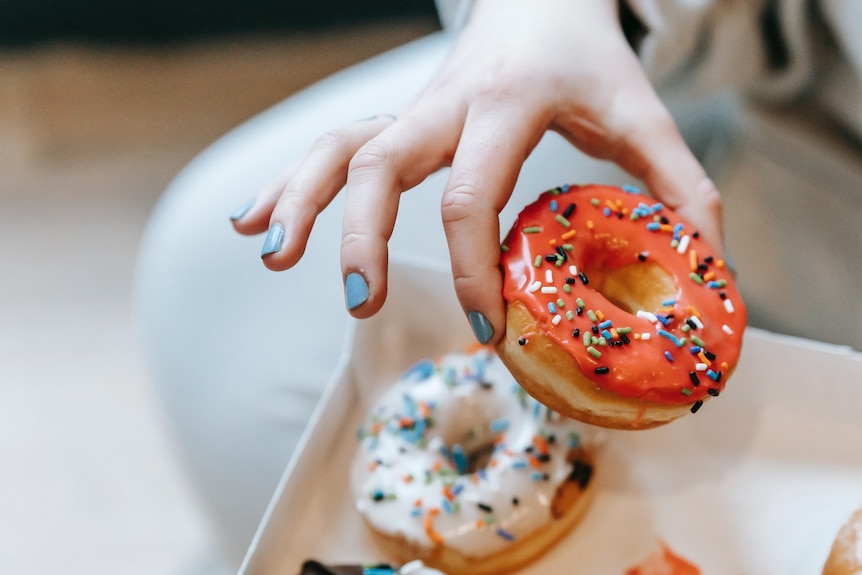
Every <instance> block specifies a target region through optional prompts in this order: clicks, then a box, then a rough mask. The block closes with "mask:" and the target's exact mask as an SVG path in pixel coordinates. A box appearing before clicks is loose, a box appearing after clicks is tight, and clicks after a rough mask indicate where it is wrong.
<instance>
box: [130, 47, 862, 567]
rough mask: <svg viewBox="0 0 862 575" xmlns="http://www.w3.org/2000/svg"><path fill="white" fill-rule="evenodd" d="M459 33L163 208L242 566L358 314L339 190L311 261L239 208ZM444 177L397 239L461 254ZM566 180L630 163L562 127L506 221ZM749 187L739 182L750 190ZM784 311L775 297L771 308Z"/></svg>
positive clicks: (193, 433)
mask: <svg viewBox="0 0 862 575" xmlns="http://www.w3.org/2000/svg"><path fill="white" fill-rule="evenodd" d="M448 41H449V40H448V38H447V37H446V36H444V35H442V34H438V35H434V36H431V37H429V38H426V39H423V40H420V41H418V42H415V43H412V44H410V45H408V46H405V47H403V48H400V49H398V50H396V51H394V52H391V53H388V54H385V55H383V56H380V57H377V58H375V59H373V60H371V61H369V62H367V63H364V64H362V65H359V66H356V67H353V68H351V69H348V70H346V71H344V72H343V73H340V74H338V75H336V76H334V77H332V78H330V79H328V80H326V81H324V82H322V83H320V84H318V85H315V86H313V87H311V88H309V89H307V90H305V91H304V92H302V93H300V94H298V95H296V96H294V97H291V98H290V99H288V100H286V101H285V102H283V103H282V104H280V105H278V106H277V107H275V108H273V109H271V110H269V111H267V112H265V113H263V114H261V115H260V116H258V117H256V118H254V119H253V120H251V121H249V122H247V123H246V124H244V125H242V126H240V127H239V128H238V129H236V130H234V131H233V132H231V133H229V134H228V135H226V136H225V137H223V138H222V139H221V140H219V141H218V142H216V143H215V144H214V145H213V146H211V147H210V148H209V149H208V150H206V151H205V152H204V153H203V154H201V155H200V157H198V158H197V159H196V160H195V161H194V162H192V163H191V164H190V165H189V166H188V167H187V168H186V169H185V170H184V171H183V172H182V173H181V174H180V175H179V176H178V177H177V178H176V180H175V181H174V182H173V183H172V185H171V186H170V188H169V189H168V190H167V192H166V193H165V195H164V197H163V198H162V200H161V201H160V203H159V204H158V206H157V208H156V210H155V212H154V214H153V216H152V219H151V221H150V223H149V227H148V229H147V231H146V234H145V237H144V240H143V243H142V248H141V253H140V259H139V264H138V269H137V277H136V291H135V305H136V315H137V321H138V324H139V326H140V329H141V335H142V340H143V344H144V346H145V353H146V354H147V357H148V360H149V363H150V367H151V369H152V373H153V377H154V383H155V385H156V387H157V391H158V393H159V395H160V397H161V399H162V400H163V404H164V409H165V411H166V414H167V416H168V419H169V421H170V422H171V424H172V426H173V429H172V431H173V432H174V435H175V437H176V439H177V443H178V449H179V451H180V455H181V457H182V458H183V459H184V461H185V463H186V464H187V469H188V471H189V472H190V475H191V478H192V480H193V482H194V483H193V485H194V487H195V488H196V490H197V491H198V493H199V494H200V497H201V499H202V500H203V502H204V504H205V505H206V507H207V508H208V510H209V511H210V513H211V519H212V522H213V525H214V527H215V529H216V532H217V536H218V542H217V545H218V548H219V550H220V552H221V553H222V555H223V559H224V561H225V563H226V565H227V566H228V568H234V567H236V566H237V565H238V564H239V561H240V560H241V558H242V556H243V554H244V552H245V549H246V547H247V545H248V542H249V540H250V538H251V536H252V534H253V532H254V529H255V527H256V526H257V523H258V521H259V519H260V517H261V514H262V512H263V510H264V508H265V506H266V503H267V501H268V500H269V498H270V496H271V494H272V492H273V489H274V487H275V484H276V482H277V480H278V478H279V476H280V474H281V472H282V470H283V468H284V466H285V464H286V462H287V460H288V458H289V456H290V454H291V452H292V450H293V448H294V446H295V444H296V441H297V439H298V438H299V435H300V433H301V431H302V429H303V426H304V425H305V423H306V421H307V418H308V416H309V415H310V414H311V411H312V408H313V406H314V405H315V402H316V401H317V399H318V397H319V392H320V389H321V386H322V384H323V383H324V382H325V381H326V380H327V378H328V376H329V375H330V373H331V371H332V369H333V368H334V366H335V363H336V360H337V358H338V356H339V354H340V351H341V349H340V346H341V341H342V332H343V327H344V325H345V321H346V318H347V314H346V312H345V311H344V303H343V301H344V300H343V295H342V281H341V273H340V266H339V243H340V237H341V234H340V229H341V209H342V205H343V204H342V199H341V198H337V199H336V200H335V201H334V202H333V204H332V205H331V206H330V207H329V208H328V209H327V210H326V211H325V212H324V213H323V214H321V216H320V217H319V219H318V221H317V224H316V227H315V229H314V232H313V233H312V235H311V239H310V241H309V245H308V249H307V251H306V255H305V257H304V258H303V260H302V261H301V262H300V263H299V265H297V266H296V267H295V268H294V269H292V270H290V271H287V272H283V273H273V272H270V271H268V270H266V269H265V268H264V266H263V265H262V264H261V262H260V261H259V259H258V254H259V252H260V247H261V243H262V237H255V238H246V237H242V236H239V235H237V234H236V233H235V232H234V231H233V229H232V227H231V225H230V223H229V220H228V218H229V216H230V214H231V213H232V212H233V211H234V210H235V209H236V208H238V207H239V206H240V205H242V204H243V203H245V202H246V201H247V200H248V199H249V198H251V197H252V196H254V195H255V194H256V192H257V191H258V190H259V189H260V188H261V187H262V186H263V185H264V184H265V183H266V182H267V181H269V180H270V179H272V178H274V177H275V176H276V175H277V174H278V173H279V172H280V171H281V170H283V169H284V168H285V166H287V164H288V163H289V162H291V161H292V160H294V159H295V158H297V157H299V156H300V155H301V154H302V153H303V152H304V151H305V150H307V148H308V147H309V145H310V144H311V143H312V142H313V141H314V139H315V138H316V137H317V136H318V135H320V134H322V133H323V132H324V131H326V130H328V129H331V128H334V127H338V126H341V125H343V124H345V123H348V122H351V121H354V120H357V119H360V118H364V117H368V116H371V115H374V114H377V113H385V112H390V111H393V110H397V109H398V108H399V107H400V106H401V105H403V104H404V103H406V102H407V101H409V99H410V98H411V97H412V96H413V95H415V94H416V93H417V92H418V91H419V90H421V88H422V87H423V86H424V84H425V83H426V81H427V80H428V79H429V78H430V77H431V75H432V74H433V72H434V71H435V70H436V68H437V66H438V64H439V63H440V62H441V60H442V58H443V57H444V56H445V52H446V50H447V48H448ZM684 124H686V123H685V122H684ZM689 131H690V132H691V133H692V134H694V135H695V136H696V137H695V139H696V140H698V141H700V140H704V141H706V143H704V142H703V141H701V142H700V144H699V145H700V152H701V153H700V155H701V156H703V155H704V151H708V150H713V149H714V146H713V145H712V144H711V143H710V142H709V140H710V136H709V134H711V133H712V131H711V130H709V129H704V128H703V126H702V125H700V124H698V123H697V122H695V123H694V124H692V125H691V126H690V130H689ZM697 151H698V150H696V152H697ZM708 169H709V168H708ZM445 177H446V174H445V172H443V173H439V174H435V175H434V176H432V177H430V178H428V179H427V180H426V181H425V182H424V183H423V184H421V185H420V186H418V187H417V188H416V189H414V190H412V191H410V192H408V193H406V194H405V195H404V197H403V198H402V203H401V207H400V215H399V219H398V223H397V225H396V228H395V233H394V235H393V238H392V241H391V244H390V246H391V248H390V249H391V252H392V253H396V254H400V255H402V256H408V257H421V258H424V259H430V260H436V261H447V258H448V254H447V248H446V242H445V238H444V236H443V230H442V225H441V223H440V217H439V201H440V195H441V192H442V189H443V187H444V184H445ZM564 182H601V183H610V184H622V183H626V182H631V178H629V177H627V176H626V175H625V174H623V173H621V172H620V171H619V170H618V169H617V168H615V167H614V166H612V165H609V164H607V163H602V162H597V161H594V160H591V159H588V158H585V157H584V156H583V155H581V154H579V153H578V152H576V151H575V150H573V149H572V148H571V147H570V146H569V145H568V144H567V143H566V142H564V141H563V140H562V139H561V138H559V137H558V136H556V135H555V134H548V135H547V136H546V137H545V138H544V139H543V140H542V142H541V143H540V145H539V147H538V148H537V149H536V151H535V152H534V153H533V155H532V156H531V157H530V158H529V160H528V161H527V163H526V164H525V166H524V169H523V171H522V173H521V177H520V179H519V181H518V185H517V187H516V191H515V194H514V197H513V199H512V201H511V202H510V204H509V207H508V208H507V209H506V211H504V213H503V215H502V221H501V228H502V229H503V230H506V229H507V228H508V226H509V225H510V224H511V222H512V221H513V220H514V217H515V215H516V213H517V212H518V211H519V210H520V208H521V207H523V205H525V204H526V203H528V202H530V201H531V200H532V199H533V198H534V197H535V196H536V194H537V193H538V192H539V191H542V190H544V189H546V188H549V187H553V186H556V185H558V184H561V183H564ZM739 185H741V186H743V187H744V186H745V182H742V183H741V184H739ZM719 187H720V188H721V183H720V182H719ZM750 194H754V192H747V191H746V192H743V193H739V194H735V195H734V196H735V197H737V196H738V197H741V198H742V199H743V200H745V201H747V196H748V195H750ZM746 209H748V208H744V207H743V208H741V210H742V213H745V210H746ZM728 213H731V214H733V213H736V210H735V209H729V210H728ZM760 217H762V218H766V217H767V215H766V214H761V215H760ZM761 227H762V226H761ZM857 227H858V226H857ZM745 233H747V232H745V231H744V230H743V232H741V235H740V237H739V238H738V239H737V238H735V237H732V236H733V232H732V231H731V238H730V240H731V241H730V246H731V250H733V248H734V246H743V247H746V248H747V247H749V246H751V245H752V244H757V237H744V234H745ZM758 233H761V232H758ZM855 233H856V235H857V236H858V234H859V231H858V230H856V231H855ZM857 239H859V238H857ZM857 245H858V244H857ZM748 251H749V250H747V249H746V254H745V255H744V256H742V257H740V256H737V259H739V260H744V261H742V262H740V263H742V264H745V265H744V266H741V267H746V266H748V265H751V266H752V267H753V264H750V262H749V260H750V259H751V258H750V257H749V256H750V254H749V253H748ZM775 257H782V256H781V254H775ZM746 272H747V270H743V274H744V273H746ZM857 275H858V274H857ZM743 277H744V276H743ZM773 279H777V278H773ZM753 284H756V282H753ZM762 299H765V300H766V299H768V297H766V298H762ZM764 307H765V308H766V307H768V305H765V306H764ZM771 313H772V312H771V311H770V310H767V309H764V312H763V317H773V315H774V314H773V315H770V314H771ZM794 313H796V312H794ZM465 321H466V320H465ZM857 333H858V332H857Z"/></svg>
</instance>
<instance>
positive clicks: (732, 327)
mask: <svg viewBox="0 0 862 575" xmlns="http://www.w3.org/2000/svg"><path fill="white" fill-rule="evenodd" d="M570 189H571V190H572V193H571V194H570V193H569V190H570ZM575 190H577V192H575ZM593 190H595V191H593ZM606 192H607V193H606ZM567 194H569V197H566V196H567ZM639 194H640V190H639V189H638V188H636V187H634V186H624V187H623V188H622V190H621V191H619V192H614V191H613V190H612V189H611V188H607V187H604V186H583V187H575V186H561V187H558V188H555V189H552V190H548V191H547V192H546V193H545V194H543V196H542V197H541V198H540V199H539V200H538V201H537V202H536V203H535V204H533V205H532V206H528V208H526V209H525V210H524V211H523V212H522V214H521V216H519V222H520V225H522V226H523V227H521V228H520V229H521V230H522V231H524V233H526V230H527V229H536V228H538V229H539V231H538V232H536V235H535V236H531V237H530V238H529V239H527V238H526V237H521V238H518V237H517V230H518V227H517V226H516V227H515V228H513V230H512V232H510V234H509V237H508V238H507V239H506V242H505V244H506V245H508V246H509V247H512V245H513V243H514V242H515V241H517V242H518V243H519V248H518V249H516V250H513V251H512V252H510V254H508V255H504V256H503V260H502V263H503V268H504V271H506V270H507V269H508V268H507V265H509V264H507V261H509V258H517V257H518V255H517V254H518V253H519V251H521V250H522V248H521V247H520V245H521V244H523V243H524V242H527V243H529V246H530V247H529V250H530V251H531V252H532V253H535V254H537V255H536V259H535V262H534V265H535V268H536V269H535V273H534V274H532V275H533V276H534V277H535V280H532V283H530V284H529V286H528V289H527V290H526V291H527V292H529V293H530V294H532V295H531V297H532V298H534V300H535V301H536V302H538V303H539V305H542V306H544V307H545V308H546V311H547V313H548V316H547V317H546V318H544V319H542V318H540V320H539V323H540V325H545V326H547V328H546V329H552V330H554V331H551V332H550V333H554V334H557V335H555V336H554V337H557V338H559V340H560V341H561V342H562V343H563V344H564V345H568V346H571V347H570V349H572V350H577V348H578V346H581V349H582V350H583V351H584V353H583V355H580V352H577V351H575V353H576V354H578V355H576V358H583V359H578V361H579V362H586V363H587V364H588V365H590V366H591V367H590V369H589V371H591V372H593V373H594V374H595V376H596V379H595V381H596V383H597V384H598V385H601V386H604V385H614V382H617V381H618V376H616V375H615V376H614V377H609V374H610V373H616V369H617V367H618V366H619V365H621V363H625V361H626V357H629V356H633V354H638V355H640V354H643V353H647V354H655V355H656V356H658V357H659V358H661V361H662V362H663V363H664V365H665V366H666V367H665V368H663V371H662V373H663V374H665V375H663V376H662V378H661V379H662V381H661V382H660V383H659V384H657V385H656V386H655V387H653V388H650V389H649V391H648V393H649V394H652V395H651V396H650V397H652V398H653V399H655V400H656V401H667V402H672V403H679V402H687V403H690V404H691V411H692V412H696V411H698V410H699V409H700V407H701V406H702V404H703V399H705V398H706V397H707V396H713V397H714V396H717V395H718V393H719V392H720V391H721V389H722V385H723V384H722V382H723V380H724V375H725V374H726V373H727V371H728V365H729V363H728V362H730V363H734V364H735V362H736V360H737V358H738V346H739V337H740V335H741V332H742V328H741V327H737V326H739V325H740V322H741V325H742V326H744V321H745V318H744V315H745V314H744V313H742V314H740V313H739V312H738V311H737V304H739V301H738V298H737V296H736V295H733V296H729V295H728V293H729V292H728V290H729V282H730V278H729V276H728V270H727V268H726V266H725V265H724V262H723V261H722V260H721V259H719V258H715V257H713V256H711V255H709V254H708V253H707V252H708V248H707V247H706V245H705V244H704V243H703V242H702V241H701V240H699V234H698V232H697V231H696V230H691V229H689V227H688V226H687V225H686V224H685V223H683V222H682V221H680V220H679V218H677V217H676V216H675V215H674V214H673V213H671V212H670V211H668V210H667V209H666V208H665V206H664V205H663V204H662V203H661V202H653V201H649V200H648V199H647V198H646V197H644V196H640V195H639ZM549 198H550V199H549ZM578 206H586V207H585V208H584V209H583V210H581V209H580V208H579V207H578ZM561 209H562V212H561V211H560V210H561ZM543 210H548V211H550V212H551V215H550V216H549V217H544V216H543V215H542V211H543ZM605 220H612V221H613V222H614V223H612V224H609V225H612V226H616V227H614V228H613V229H615V230H616V229H620V230H622V229H623V228H622V226H630V227H631V230H630V232H629V231H625V232H622V231H621V232H620V233H625V234H628V233H631V234H633V235H636V234H640V233H643V234H645V238H648V239H647V240H646V241H644V242H642V244H641V245H638V242H637V241H632V242H631V245H632V246H635V247H634V248H633V249H632V251H631V252H630V256H628V258H630V259H628V260H626V259H625V256H624V255H620V254H624V252H623V251H622V250H623V249H624V248H623V247H620V246H626V245H627V243H628V242H627V240H622V241H618V242H616V243H615V244H613V247H601V248H595V247H591V248H585V247H584V246H585V245H588V246H595V245H598V244H600V243H601V242H607V245H608V246H610V245H611V244H610V240H605V239H600V238H605V237H608V236H609V235H610V234H611V233H610V232H608V231H607V230H606V229H605V225H604V224H602V223H601V222H602V221H605ZM638 228H640V229H642V230H643V231H642V232H641V231H639V230H638ZM564 244H565V245H567V247H566V248H561V246H562V245H564ZM601 245H602V246H604V245H605V244H601ZM541 246H547V248H546V249H543V248H542V247H541ZM644 247H648V249H643V248H644ZM589 249H613V250H615V252H614V256H613V257H615V258H619V259H620V260H621V261H622V264H617V265H628V264H627V263H626V262H628V263H630V264H634V265H637V264H650V265H655V262H658V261H659V260H661V259H662V258H667V259H670V258H678V260H679V261H680V262H681V263H680V264H679V266H678V267H680V268H681V269H684V270H685V271H684V272H683V273H681V274H680V275H677V276H676V279H675V281H676V283H677V288H678V292H677V293H676V294H675V295H673V296H672V297H663V298H662V299H661V300H660V301H659V303H658V304H657V306H658V307H657V309H634V310H630V311H627V310H620V309H617V308H616V306H612V305H609V306H608V307H607V308H606V309H601V308H605V306H603V305H596V304H595V303H591V304H590V305H587V304H586V300H587V299H588V294H590V298H589V300H590V301H591V302H596V301H598V300H597V299H596V298H595V297H592V293H594V292H595V291H596V287H598V288H599V289H601V288H602V282H603V281H605V280H604V279H600V282H599V283H600V285H599V286H592V285H591V284H590V278H589V273H590V268H589V265H594V264H590V263H589V262H591V261H593V260H592V259H584V258H583V253H585V251H587V250H589ZM665 251H666V253H665ZM659 252H661V253H660V254H659ZM657 256H660V257H657ZM594 259H595V258H594ZM598 260H601V261H605V260H604V259H603V256H599V257H598ZM512 261H513V262H516V261H517V260H515V259H512ZM674 261H677V260H674ZM584 263H586V264H587V265H583V264H584ZM563 264H564V265H563ZM512 265H517V264H512ZM674 265H676V264H674ZM663 267H664V266H663ZM517 273H520V272H517ZM603 273H604V272H603ZM668 273H669V272H668ZM600 277H602V278H603V276H600ZM632 277H634V276H632ZM680 277H682V278H684V281H683V280H682V279H680ZM685 282H688V285H684V283H685ZM694 292H698V293H697V294H696V297H695V294H694ZM504 294H505V295H506V297H507V299H510V300H511V299H522V298H521V296H519V295H518V288H517V286H514V287H510V286H509V285H508V284H507V285H506V287H505V288H504ZM734 294H735V291H734ZM543 298H548V299H546V300H543ZM522 301H525V303H528V302H529V301H532V300H529V299H527V300H522ZM696 301H710V302H715V303H714V304H713V303H709V304H708V305H706V304H697V303H693V302H696ZM701 305H703V306H705V308H709V309H708V311H709V315H707V316H704V315H703V314H701V313H700V312H699V311H698V310H697V309H696V307H701ZM528 307H530V304H529V303H528ZM532 309H535V308H532ZM561 310H565V311H561ZM704 311H707V310H706V309H704ZM562 328H564V331H563V329H562ZM556 330H560V331H556ZM653 335H656V336H658V337H657V338H654V337H652V336H653ZM734 348H735V349H736V351H730V352H728V351H727V350H728V349H730V350H733V349H734ZM636 350H644V351H636ZM728 353H731V354H732V355H731V356H727V354H728ZM722 355H724V357H722ZM642 361H646V362H649V361H651V360H650V359H649V357H648V356H647V357H646V358H645V359H643V360H642ZM582 366H583V363H582ZM584 371H585V372H586V371H587V370H584ZM699 374H702V376H701V375H699ZM619 377H624V376H623V375H620V376H619ZM601 382H608V383H601ZM674 393H675V394H676V395H675V397H676V398H677V399H675V398H674ZM678 398H684V399H678Z"/></svg>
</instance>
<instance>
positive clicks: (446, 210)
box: [440, 182, 482, 224]
mask: <svg viewBox="0 0 862 575" xmlns="http://www.w3.org/2000/svg"><path fill="white" fill-rule="evenodd" d="M481 196H482V194H481V191H480V190H479V188H478V187H477V186H476V185H475V184H473V183H469V182H461V183H456V184H455V185H454V186H452V187H450V188H449V189H447V190H446V191H445V192H444V193H443V199H442V201H441V205H440V211H441V215H442V217H443V223H444V224H446V223H453V222H458V221H461V220H464V219H466V218H469V217H470V216H472V215H474V214H476V213H477V212H478V211H479V209H480V207H481V205H482V197H481Z"/></svg>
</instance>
